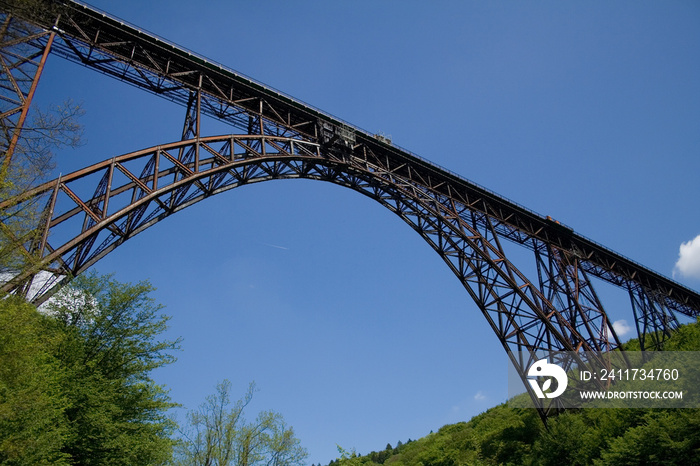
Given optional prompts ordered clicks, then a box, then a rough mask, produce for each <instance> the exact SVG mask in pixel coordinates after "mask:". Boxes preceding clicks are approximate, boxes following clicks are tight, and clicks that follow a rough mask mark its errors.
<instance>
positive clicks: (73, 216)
mask: <svg viewBox="0 0 700 466" xmlns="http://www.w3.org/2000/svg"><path fill="white" fill-rule="evenodd" d="M16 3H17V2H9V4H5V3H4V2H0V6H2V16H1V17H0V22H1V26H0V27H1V29H0V35H1V38H0V40H1V42H0V83H1V86H0V97H2V102H3V103H2V107H1V108H0V122H1V123H2V129H3V131H4V132H5V134H4V136H5V138H4V139H3V140H4V141H5V143H4V146H3V147H2V151H3V153H4V158H3V167H4V166H5V165H6V164H9V161H10V159H11V157H12V154H13V151H14V147H15V145H16V144H17V141H18V139H19V137H20V131H21V129H22V126H23V123H24V119H25V117H26V114H27V112H28V109H29V105H30V103H31V99H32V96H33V94H34V90H35V89H36V86H37V83H38V80H39V77H40V76H41V72H42V70H43V67H44V64H45V61H46V58H47V56H48V55H49V54H55V55H59V56H62V57H64V58H66V59H68V60H71V61H74V62H77V63H80V64H81V65H84V66H86V67H89V68H91V69H93V70H95V71H99V72H101V73H104V74H107V75H109V76H112V77H115V78H118V79H120V80H122V81H125V82H127V83H129V84H131V85H134V86H136V87H138V88H141V89H143V90H146V91H148V92H151V93H154V94H157V95H160V96H162V97H165V98H167V99H170V100H172V101H174V102H176V103H179V104H181V105H183V106H184V107H185V108H186V112H185V122H184V127H183V131H182V138H181V140H180V141H176V142H170V143H167V144H161V145H158V146H154V147H151V148H148V149H144V150H140V151H137V152H133V153H130V154H125V155H120V156H117V157H113V158H111V159H108V160H105V161H102V162H99V163H96V164H94V165H92V166H90V167H86V168H84V169H82V170H79V171H77V172H75V173H71V174H68V175H63V176H61V177H59V178H57V179H55V180H53V181H49V182H47V183H45V184H43V185H41V186H38V187H36V188H34V189H32V190H29V191H27V192H25V193H22V194H21V195H19V196H16V197H13V198H10V199H0V214H2V215H8V213H11V212H14V211H17V210H20V209H24V208H27V207H29V206H32V205H37V204H39V203H41V205H43V206H44V207H43V209H42V215H41V217H40V221H39V224H38V225H37V227H36V229H35V230H34V231H33V232H32V233H31V234H29V235H27V236H26V237H16V238H14V241H15V244H16V247H17V248H19V249H20V250H21V251H22V253H23V254H25V255H26V256H27V257H28V258H30V262H31V263H32V264H33V265H32V266H31V267H29V268H28V269H26V270H25V271H23V272H21V273H16V274H14V275H11V276H10V278H8V279H7V280H6V282H5V283H4V285H3V287H2V289H3V291H6V292H15V293H23V294H25V295H26V296H28V297H29V298H30V299H31V300H33V301H34V302H36V303H41V302H43V301H44V300H46V299H47V298H48V297H49V296H50V295H51V294H52V293H53V292H55V291H56V290H57V289H58V288H60V286H62V285H64V284H65V283H67V282H68V281H69V280H70V279H71V278H72V277H75V276H77V275H78V274H80V273H82V272H84V271H85V270H86V269H87V268H89V267H90V266H92V265H93V264H95V263H96V262H97V261H98V260H99V259H101V258H102V257H104V256H105V255H106V254H108V253H109V252H111V251H112V250H114V249H115V248H116V247H118V246H119V245H120V244H122V243H123V242H124V241H126V240H128V239H129V238H131V237H133V236H134V235H136V234H138V233H140V232H142V231H143V230H145V229H147V228H148V227H150V226H152V225H154V224H156V223H158V222H159V221H160V220H162V219H164V218H166V217H168V216H170V215H172V214H174V213H176V212H178V211H180V210H182V209H184V208H186V207H188V206H190V205H192V204H194V203H196V202H199V201H201V200H204V199H206V198H208V197H210V196H213V195H216V194H218V193H221V192H223V191H227V190H230V189H233V188H236V187H239V186H242V185H245V184H251V183H256V182H261V181H267V180H274V179H293V178H305V179H313V180H320V181H327V182H330V183H334V184H337V185H341V186H345V187H347V188H350V189H353V190H355V191H357V192H359V193H361V194H364V195H366V196H368V197H370V198H372V199H374V200H376V201H377V202H379V203H380V204H382V205H383V206H385V207H386V208H388V209H389V210H390V211H392V212H394V213H395V214H397V215H398V216H399V217H400V218H402V219H403V220H404V221H405V222H406V223H407V224H408V225H410V226H411V228H413V229H414V230H415V231H416V232H417V233H418V234H420V235H421V236H422V237H423V239H425V241H426V242H427V243H428V244H429V245H430V246H431V247H432V248H433V249H434V250H435V251H436V252H437V253H438V254H439V255H440V256H441V257H442V259H443V260H444V261H445V263H446V264H447V266H448V267H449V268H450V269H451V270H452V272H453V273H454V274H455V276H456V277H457V279H459V280H460V281H461V283H462V284H463V285H464V287H465V289H466V290H467V292H468V294H469V295H470V296H471V298H472V299H473V301H474V302H475V303H476V305H477V306H478V308H479V309H480V311H481V312H482V314H483V316H484V317H485V318H486V320H487V321H488V323H489V325H490V326H491V328H492V330H493V331H494V332H495V334H496V336H497V337H498V339H499V341H500V342H501V344H502V345H503V347H504V349H505V350H506V352H507V353H508V355H509V357H510V358H511V361H512V362H513V364H514V366H515V368H516V369H517V371H518V372H519V374H520V377H521V378H522V379H523V381H525V379H526V377H527V374H526V371H527V368H528V367H529V366H530V365H531V364H532V363H533V362H534V361H535V360H536V359H538V358H539V357H541V354H542V353H545V354H548V355H550V356H551V357H552V358H553V359H556V360H557V361H558V362H559V363H561V364H562V365H563V366H564V367H566V368H571V367H574V366H579V367H583V366H586V365H588V364H594V363H595V364H603V365H606V364H609V362H606V361H608V360H607V358H606V354H607V353H609V352H611V351H614V350H616V349H618V348H619V347H620V342H619V340H618V338H617V336H616V335H615V332H614V330H613V329H612V326H611V325H610V323H609V321H608V317H607V314H606V313H605V310H604V307H603V304H602V302H601V300H600V299H599V297H598V295H597V294H596V292H595V290H594V288H593V284H592V281H591V278H590V277H597V278H599V279H602V280H604V281H606V282H609V283H612V284H614V285H616V286H619V287H621V288H623V289H625V290H627V292H628V293H629V296H630V302H631V307H632V310H633V313H634V317H635V321H636V324H637V331H638V335H639V337H640V342H641V344H642V347H643V348H646V349H653V348H657V347H659V346H661V345H662V343H663V341H664V339H665V338H667V337H668V335H669V334H670V332H671V331H672V330H673V329H674V328H675V327H676V326H677V325H678V322H677V320H676V317H675V314H676V313H680V314H682V315H686V316H690V317H697V316H698V315H700V295H698V294H697V293H696V292H694V291H692V290H690V289H688V288H685V287H683V286H682V285H680V284H678V283H676V282H673V281H672V280H669V279H668V278H666V277H664V276H661V275H659V274H657V273H656V272H653V271H651V270H649V269H647V268H645V267H643V266H641V265H640V264H637V263H635V262H633V261H631V260H629V259H627V258H625V257H623V256H620V255H619V254H617V253H615V252H613V251H611V250H609V249H607V248H605V247H604V246H602V245H600V244H597V243H595V242H593V241H591V240H589V239H587V238H585V237H582V236H580V235H578V234H576V233H575V232H574V231H573V230H571V229H570V228H568V227H566V226H564V225H561V224H559V223H558V222H556V221H554V220H552V219H550V218H548V217H542V216H541V215H538V214H536V213H534V212H532V211H530V210H528V209H526V208H524V207H522V206H519V205H518V204H515V203H513V202H511V201H509V200H507V199H504V198H502V197H500V196H498V195H496V194H495V193H493V192H490V191H489V190H487V189H485V188H483V187H481V186H478V185H476V184H474V183H472V182H470V181H468V180H466V179H464V178H461V177H460V176H458V175H456V174H454V173H451V172H449V171H447V170H445V169H443V168H441V167H438V166H436V165H434V164H432V163H430V162H429V161H427V160H424V159H422V158H420V157H418V156H416V155H415V154H412V153H410V152H408V151H406V150H404V149H401V148H399V147H397V146H395V145H393V144H391V142H390V141H388V140H386V139H385V138H383V137H381V136H378V135H372V134H369V133H366V132H364V131H362V130H360V129H358V128H355V127H353V126H351V125H349V124H347V123H345V122H343V121H340V120H338V119H337V118H334V117H332V116H330V115H327V114H326V113H324V112H322V111H320V110H318V109H315V108H313V107H310V106H308V105H306V104H303V103H301V102H299V101H297V100H295V99H293V98H291V97H289V96H286V95H284V94H282V93H280V92H278V91H276V90H273V89H270V88H268V87H266V86H264V85H263V84H260V83H257V82H255V81H254V80H252V79H250V78H247V77H245V76H243V75H241V74H239V73H236V72H234V71H232V70H229V69H227V68H225V67H223V66H221V65H218V64H216V63H212V62H210V61H208V60H206V59H204V58H202V57H199V56H198V55H196V54H194V53H192V52H190V51H187V50H185V49H182V48H180V47H178V46H177V45H174V44H171V43H169V42H167V41H166V40H164V39H162V38H159V37H156V36H153V35H151V34H149V33H146V32H144V31H142V30H140V29H138V28H136V27H135V26H131V25H128V24H125V23H124V22H123V21H121V20H119V19H117V18H113V17H111V16H109V15H108V14H106V13H104V12H101V11H98V10H95V9H93V8H91V7H88V6H85V5H81V4H78V3H74V2H71V1H62V2H50V1H48V0H47V1H46V8H45V9H44V10H43V11H22V9H21V8H18V7H17V6H16ZM203 116H209V117H214V118H217V119H219V120H221V121H224V122H227V123H229V124H230V125H231V126H232V128H233V129H234V130H235V131H234V134H228V135H223V136H208V137H205V136H202V135H201V134H200V127H199V125H200V120H201V118H202V117H203ZM4 220H5V219H3V221H4ZM504 241H508V242H510V243H514V244H516V245H518V246H520V247H521V248H524V249H525V250H528V251H530V253H531V260H532V264H533V266H534V270H536V273H537V277H536V279H535V280H530V279H528V277H526V275H525V274H524V273H523V272H522V271H521V270H519V269H518V268H517V267H516V266H515V265H514V264H513V263H512V262H511V261H510V260H509V259H508V257H507V255H506V252H505V250H504V247H503V243H504ZM38 276H41V280H39V279H38V278H37V277H38ZM47 276H49V277H50V278H49V279H46V277H47ZM561 351H566V352H569V353H570V354H575V356H574V357H573V359H572V358H569V357H564V356H561V353H559V352H561ZM538 355H540V356H538ZM525 386H526V388H528V390H530V388H529V385H528V384H527V383H526V384H525ZM530 395H531V397H532V399H533V401H535V403H536V405H537V407H538V409H539V411H540V414H541V415H542V417H543V418H546V416H548V415H549V414H551V413H552V412H556V411H558V410H559V409H560V408H561V407H560V406H559V405H557V403H556V401H553V400H547V404H543V403H542V402H541V401H540V400H538V399H537V398H536V397H535V396H534V394H533V393H532V392H531V393H530Z"/></svg>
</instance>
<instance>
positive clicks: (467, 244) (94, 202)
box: [0, 135, 608, 410]
mask: <svg viewBox="0 0 700 466" xmlns="http://www.w3.org/2000/svg"><path fill="white" fill-rule="evenodd" d="M409 172H410V169H409ZM296 178H303V179H311V180H319V181H326V182H330V183H334V184H337V185H341V186H344V187H347V188H350V189H352V190H354V191H356V192H359V193H361V194H363V195H365V196H367V197H369V198H371V199H373V200H375V201H377V202H379V203H380V204H381V205H383V206H384V207H386V208H387V209H389V210H390V211H392V212H394V213H395V214H396V215H398V216H399V217H400V218H401V219H402V220H403V221H404V222H405V223H407V224H408V225H409V226H410V227H411V228H412V229H413V230H415V231H416V232H417V233H418V234H420V235H421V237H422V238H423V239H424V240H425V241H426V242H427V243H428V244H429V245H430V246H431V247H432V248H433V249H434V250H435V251H436V252H437V253H438V254H439V255H440V257H441V258H442V259H443V260H444V261H445V263H446V264H447V265H448V267H449V268H450V270H452V272H453V273H454V274H455V275H456V276H457V278H458V279H459V280H460V281H461V283H462V284H463V285H464V287H465V289H466V290H467V292H468V293H469V295H470V296H471V297H472V299H473V300H474V302H475V303H476V304H477V306H478V307H479V309H480V310H481V312H482V314H483V315H484V317H485V318H486V320H487V321H488V323H489V325H490V326H491V328H492V329H493V330H494V332H495V333H496V335H497V337H498V338H499V341H500V342H501V344H502V345H503V347H504V349H505V350H506V351H507V352H508V354H509V356H510V357H511V360H512V361H513V363H514V364H515V366H516V368H517V369H518V371H519V373H520V375H521V377H522V378H523V379H525V377H526V374H525V369H526V368H527V367H529V365H530V364H531V362H532V360H533V358H535V357H536V355H535V353H536V352H542V351H546V352H551V351H553V350H564V351H569V352H572V353H576V352H578V351H580V350H587V351H591V352H592V351H601V350H603V349H608V348H601V347H600V346H599V345H598V343H599V342H600V341H608V338H607V335H605V332H607V331H608V326H607V322H606V321H605V320H603V321H602V324H600V323H599V324H598V325H599V327H597V328H591V322H585V325H586V328H587V330H588V331H589V332H590V334H589V335H582V334H581V333H580V331H579V328H577V327H576V326H575V325H574V324H572V323H571V319H570V316H567V315H563V314H562V312H560V311H559V310H558V309H557V308H555V306H554V305H553V304H552V303H551V302H550V300H548V299H547V298H545V297H544V295H543V294H542V292H541V291H540V290H539V289H538V288H537V287H536V286H535V285H534V284H532V283H530V282H529V281H528V280H527V278H526V277H525V276H524V275H523V274H522V273H521V272H520V271H519V270H518V269H517V268H516V267H515V266H513V264H511V263H510V262H509V261H508V259H507V258H506V257H505V254H504V252H503V250H502V248H501V246H500V243H499V239H498V234H497V232H496V230H495V228H496V227H495V226H494V225H493V223H492V221H491V219H490V218H489V216H487V215H485V214H479V213H478V212H476V211H473V210H469V209H467V208H466V207H464V206H460V205H459V204H458V203H456V202H455V200H454V199H452V198H450V197H449V196H445V195H444V194H440V193H439V192H437V191H435V190H431V189H429V188H427V187H426V185H425V184H424V183H421V182H420V181H416V180H413V179H411V178H410V177H407V176H405V175H404V174H403V173H402V172H401V171H399V170H390V169H386V167H383V166H382V164H381V163H380V161H378V160H375V159H374V155H373V154H371V153H369V152H367V151H362V152H360V151H354V152H353V151H349V150H342V148H340V149H338V148H328V147H322V145H320V144H318V143H315V142H309V141H304V140H299V139H294V138H288V137H281V136H267V135H225V136H214V137H206V138H195V139H189V140H185V141H178V142H174V143H170V144H164V145H159V146H155V147H151V148H148V149H144V150H140V151H137V152H133V153H129V154H124V155H121V156H118V157H114V158H112V159H109V160H105V161H103V162H100V163H97V164H95V165H92V166H90V167H87V168H85V169H82V170H79V171H77V172H74V173H71V174H69V175H65V176H61V177H59V178H58V179H56V180H53V181H50V182H48V183H45V184H43V185H41V186H39V187H37V188H36V189H34V190H31V191H28V192H26V193H24V194H23V195H21V196H18V197H17V198H14V199H10V200H7V201H5V202H3V203H2V205H0V208H3V209H20V208H23V205H25V204H27V203H31V202H36V201H37V199H45V200H46V207H45V209H44V214H43V215H42V221H41V223H42V224H41V225H40V226H39V228H38V234H36V235H34V236H32V237H31V238H27V239H25V240H24V241H23V246H24V248H25V251H26V253H27V254H28V255H30V256H32V257H35V258H36V263H37V266H36V267H34V268H33V269H29V270H27V271H26V272H24V273H22V274H19V275H17V276H16V277H14V278H13V279H12V280H10V281H9V282H8V283H7V284H5V285H4V289H5V290H6V291H24V292H27V291H28V290H29V288H30V286H31V285H32V281H33V278H34V276H35V275H36V274H37V273H39V272H40V271H44V272H50V273H52V274H53V277H54V278H53V279H52V280H49V281H47V282H46V283H44V285H43V287H42V289H41V290H40V291H39V292H37V293H36V294H35V295H34V296H33V298H32V299H33V300H34V301H35V302H37V303H40V302H42V301H44V300H45V299H47V298H48V297H49V296H50V295H51V294H52V293H53V292H55V291H56V290H57V289H58V288H59V287H60V286H61V285H63V284H65V283H67V282H68V281H69V280H70V277H73V276H76V275H78V274H80V273H82V272H84V271H85V270H87V269H88V268H89V267H90V266H92V265H93V264H95V263H96V262H97V261H99V260H100V259H101V258H103V257H104V256H106V255H107V254H108V253H109V252H111V251H113V250H114V249H115V248H117V247H118V246H119V245H121V244H122V243H123V242H125V241H126V240H128V239H129V238H131V237H133V236H135V235H137V234H138V233H140V232H142V231H144V230H146V229H147V228H149V227H151V226H153V225H155V224H156V223H158V222H159V221H161V220H163V219H165V218H167V217H169V216H170V215H173V214H175V213H177V212H179V211H181V210H183V209H185V208H187V207H189V206H191V205H193V204H196V203H198V202H200V201H202V200H204V199H206V198H208V197H211V196H214V195H216V194H219V193H221V192H225V191H229V190H231V189H234V188H236V187H239V186H242V185H246V184H252V183H259V182H263V181H269V180H274V179H296ZM591 335H593V336H591ZM540 354H541V353H540ZM523 355H525V356H524V357H523ZM575 362H576V363H577V364H582V363H585V362H584V361H580V360H579V361H575ZM566 363H567V364H573V363H574V361H567V362H566ZM542 409H543V410H544V409H545V408H544V407H542ZM547 409H556V406H554V405H553V406H551V407H549V408H547Z"/></svg>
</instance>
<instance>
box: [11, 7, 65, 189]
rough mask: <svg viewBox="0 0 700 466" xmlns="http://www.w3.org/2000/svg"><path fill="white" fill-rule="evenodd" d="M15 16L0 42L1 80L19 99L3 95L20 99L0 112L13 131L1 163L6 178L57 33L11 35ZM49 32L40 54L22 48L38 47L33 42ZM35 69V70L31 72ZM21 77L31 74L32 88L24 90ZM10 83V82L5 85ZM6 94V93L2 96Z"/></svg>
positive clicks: (12, 99)
mask: <svg viewBox="0 0 700 466" xmlns="http://www.w3.org/2000/svg"><path fill="white" fill-rule="evenodd" d="M12 21H13V18H12V16H11V15H9V14H8V15H7V16H6V18H5V22H4V24H3V27H2V44H0V67H1V68H2V70H1V71H0V81H2V82H3V84H4V85H3V87H4V89H3V90H4V91H5V92H6V93H8V94H10V95H11V94H12V92H13V91H14V93H16V100H15V98H14V96H13V97H10V98H4V99H3V100H5V101H9V102H17V103H18V104H19V105H17V106H16V107H14V108H10V109H9V110H7V111H4V112H3V113H2V114H1V115H0V120H2V126H3V129H4V130H5V131H6V132H7V133H9V131H10V128H12V129H11V131H12V136H11V137H10V140H9V143H8V146H7V149H6V150H5V153H4V154H3V161H2V166H1V167H0V177H1V178H4V174H5V173H7V170H8V169H9V166H10V161H11V160H12V155H13V154H14V151H15V148H16V147H17V142H18V141H19V137H20V133H21V132H22V127H23V126H24V122H25V120H26V119H27V114H28V113H29V107H30V105H31V102H32V99H33V97H34V93H35V92H36V88H37V85H38V84H39V78H40V77H41V73H42V72H43V70H44V66H45V65H46V59H47V57H48V55H49V52H50V51H51V46H52V44H53V40H54V37H55V36H56V33H55V32H53V31H51V32H46V31H42V32H39V33H37V34H33V35H27V36H24V37H19V38H14V37H12V35H11V34H10V30H11V28H12V24H11V23H12ZM47 34H48V39H47V41H46V44H45V45H44V46H43V49H40V52H39V53H33V54H31V55H26V52H23V51H22V50H21V45H23V44H27V45H31V46H33V47H37V45H36V44H33V43H31V42H32V41H36V40H37V39H38V38H40V37H43V36H45V35H47ZM39 55H40V56H41V59H40V60H39V63H38V64H37V63H36V62H35V61H34V59H35V58H37V56H39ZM32 69H33V72H32ZM13 71H16V72H18V73H19V74H20V78H19V79H18V78H17V77H15V76H14V75H13ZM21 76H24V77H31V84H30V86H29V89H23V87H25V86H23V85H22V84H26V83H23V82H21V81H22V79H21ZM5 82H7V84H5ZM3 97H5V96H3ZM18 112H19V118H18V119H17V121H16V122H14V123H13V122H12V120H11V118H12V117H13V116H14V115H16V114H17V113H18Z"/></svg>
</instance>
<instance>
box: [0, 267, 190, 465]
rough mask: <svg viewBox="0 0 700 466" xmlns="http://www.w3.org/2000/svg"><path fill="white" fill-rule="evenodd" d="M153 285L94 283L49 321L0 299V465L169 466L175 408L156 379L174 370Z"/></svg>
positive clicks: (61, 301) (90, 278)
mask: <svg viewBox="0 0 700 466" xmlns="http://www.w3.org/2000/svg"><path fill="white" fill-rule="evenodd" d="M151 290H152V288H151V286H150V285H149V284H147V283H139V284H137V285H130V284H121V283H118V282H115V281H113V280H111V279H110V278H109V277H101V276H98V275H95V274H91V275H87V276H82V277H80V278H78V279H76V280H75V281H74V282H73V285H72V286H71V287H70V288H67V289H65V290H64V291H63V292H62V293H61V294H60V295H59V296H58V297H57V298H56V300H55V301H54V302H52V303H51V304H50V305H49V306H48V307H47V310H46V312H47V313H48V315H46V314H41V313H39V312H38V311H37V310H36V309H35V308H33V307H32V306H30V305H29V304H27V303H26V302H24V301H21V300H20V299H19V298H16V297H5V298H4V299H0V463H2V464H17V465H23V464H82V465H93V464H94V465H103V464H115V465H118V464H125V465H126V464H164V463H166V462H167V461H168V460H169V459H170V457H171V454H172V444H173V441H172V439H171V434H172V432H173V430H174V423H173V422H172V421H171V420H170V419H169V418H168V417H167V416H166V412H167V410H168V409H169V408H171V407H172V406H174V404H173V403H172V402H171V401H170V400H169V398H168V396H167V393H166V392H165V391H164V389H163V388H162V387H160V386H158V385H157V384H155V383H154V382H153V380H151V379H150V376H149V373H150V371H152V370H153V369H155V368H157V367H161V366H163V365H165V364H168V363H170V362H172V361H173V357H172V355H171V354H170V352H171V351H172V350H174V349H175V348H176V347H177V342H171V341H160V340H159V337H160V334H161V333H162V332H163V331H164V330H165V328H166V323H167V318H166V317H164V316H162V315H159V314H158V312H159V310H160V307H159V306H157V305H155V304H154V302H153V300H152V299H151V298H150V297H149V293H150V292H151Z"/></svg>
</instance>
